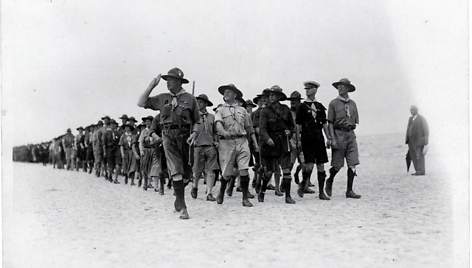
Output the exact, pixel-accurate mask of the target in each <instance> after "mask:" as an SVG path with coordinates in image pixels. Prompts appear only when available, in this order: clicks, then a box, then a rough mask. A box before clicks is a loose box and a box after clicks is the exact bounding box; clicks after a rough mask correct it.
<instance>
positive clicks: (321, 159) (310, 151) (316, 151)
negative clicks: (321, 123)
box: [301, 130, 328, 165]
mask: <svg viewBox="0 0 472 268" xmlns="http://www.w3.org/2000/svg"><path fill="white" fill-rule="evenodd" d="M301 142H302V149H303V156H304V157H305V163H315V164H318V165H320V164H324V163H328V154H327V152H326V145H325V140H324V137H323V133H322V132H321V130H320V131H319V132H309V134H307V133H303V132H302V135H301Z"/></svg>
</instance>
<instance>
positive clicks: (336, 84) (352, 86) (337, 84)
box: [333, 82, 356, 92]
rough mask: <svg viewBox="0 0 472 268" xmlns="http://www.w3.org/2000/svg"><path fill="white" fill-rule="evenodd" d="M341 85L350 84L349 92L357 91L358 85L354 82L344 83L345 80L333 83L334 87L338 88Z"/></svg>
mask: <svg viewBox="0 0 472 268" xmlns="http://www.w3.org/2000/svg"><path fill="white" fill-rule="evenodd" d="M339 85H346V86H348V87H349V92H354V91H356V87H355V86H354V85H352V84H347V83H343V82H334V83H333V87H334V88H336V89H338V86H339Z"/></svg>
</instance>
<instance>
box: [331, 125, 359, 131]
mask: <svg viewBox="0 0 472 268" xmlns="http://www.w3.org/2000/svg"><path fill="white" fill-rule="evenodd" d="M334 129H337V130H342V131H346V132H350V131H353V130H354V129H356V127H355V126H347V127H345V126H334Z"/></svg>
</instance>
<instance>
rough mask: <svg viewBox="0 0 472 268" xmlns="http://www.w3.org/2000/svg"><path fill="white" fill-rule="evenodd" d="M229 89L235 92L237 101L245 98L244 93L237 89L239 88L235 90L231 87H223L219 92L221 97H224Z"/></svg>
mask: <svg viewBox="0 0 472 268" xmlns="http://www.w3.org/2000/svg"><path fill="white" fill-rule="evenodd" d="M227 89H230V90H232V91H233V92H235V93H236V99H241V98H242V97H243V93H242V92H241V91H240V90H239V89H237V88H234V87H230V86H221V87H219V88H218V92H220V94H221V95H224V94H225V90H227Z"/></svg>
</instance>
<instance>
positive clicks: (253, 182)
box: [252, 180, 256, 188]
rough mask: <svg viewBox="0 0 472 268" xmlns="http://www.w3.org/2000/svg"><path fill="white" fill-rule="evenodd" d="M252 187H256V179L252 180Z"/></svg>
mask: <svg viewBox="0 0 472 268" xmlns="http://www.w3.org/2000/svg"><path fill="white" fill-rule="evenodd" d="M252 188H256V180H252Z"/></svg>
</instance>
